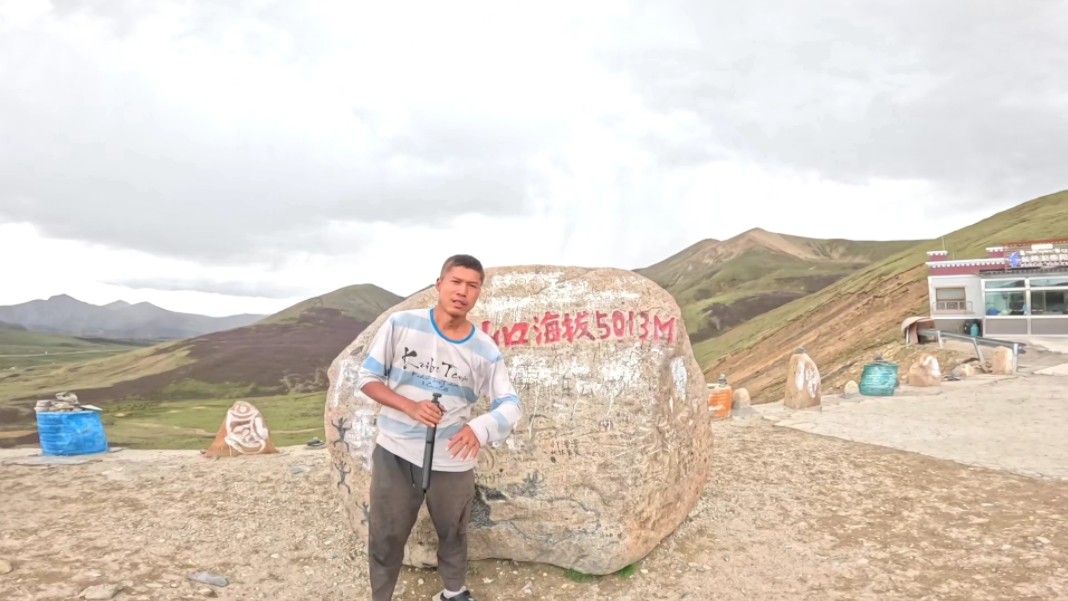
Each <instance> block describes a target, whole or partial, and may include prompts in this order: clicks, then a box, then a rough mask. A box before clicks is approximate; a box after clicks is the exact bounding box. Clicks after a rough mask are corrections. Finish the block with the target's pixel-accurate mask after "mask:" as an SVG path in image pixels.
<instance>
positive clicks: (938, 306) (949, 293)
mask: <svg viewBox="0 0 1068 601" xmlns="http://www.w3.org/2000/svg"><path fill="white" fill-rule="evenodd" d="M935 311H936V312H939V313H968V312H969V307H968V295H967V293H966V292H965V291H964V288H935Z"/></svg>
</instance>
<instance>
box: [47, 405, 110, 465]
mask: <svg viewBox="0 0 1068 601" xmlns="http://www.w3.org/2000/svg"><path fill="white" fill-rule="evenodd" d="M37 435H38V436H39V437H40V439H41V454H42V455H90V454H93V453H104V452H107V450H108V439H107V436H105V435H104V424H103V422H102V421H101V420H100V412H99V411H42V412H39V413H38V414H37Z"/></svg>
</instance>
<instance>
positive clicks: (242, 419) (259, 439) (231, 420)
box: [204, 401, 278, 457]
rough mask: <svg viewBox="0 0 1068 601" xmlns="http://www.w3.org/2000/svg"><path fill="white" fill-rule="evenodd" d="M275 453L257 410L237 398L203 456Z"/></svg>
mask: <svg viewBox="0 0 1068 601" xmlns="http://www.w3.org/2000/svg"><path fill="white" fill-rule="evenodd" d="M277 452H278V450H277V449H276V448H275V447H274V444H273V443H272V442H271V434H270V431H269V430H268V429H267V422H265V421H264V420H263V415H262V414H261V413H260V410H259V409H257V408H256V407H254V406H253V405H252V404H251V403H249V402H247V401H237V402H236V403H234V404H233V405H232V406H231V407H230V409H229V410H227V411H226V418H225V419H223V423H222V425H221V426H219V432H218V433H217V434H216V435H215V440H213V441H212V443H211V446H210V447H208V450H207V451H205V452H204V455H205V456H207V457H233V456H235V455H259V454H266V453H277Z"/></svg>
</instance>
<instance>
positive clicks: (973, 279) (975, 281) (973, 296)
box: [927, 275, 984, 318]
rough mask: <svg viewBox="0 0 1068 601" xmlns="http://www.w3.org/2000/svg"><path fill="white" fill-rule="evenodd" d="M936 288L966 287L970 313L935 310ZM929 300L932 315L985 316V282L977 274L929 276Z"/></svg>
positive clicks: (965, 292)
mask: <svg viewBox="0 0 1068 601" xmlns="http://www.w3.org/2000/svg"><path fill="white" fill-rule="evenodd" d="M935 288H964V294H965V295H966V300H967V301H968V302H970V303H971V309H972V310H971V312H968V313H936V312H934V300H935ZM927 302H928V307H929V310H930V311H931V316H932V317H962V318H973V317H974V318H981V317H982V316H983V311H984V307H983V284H982V280H981V279H980V278H979V276H977V275H937V276H929V277H928V278H927Z"/></svg>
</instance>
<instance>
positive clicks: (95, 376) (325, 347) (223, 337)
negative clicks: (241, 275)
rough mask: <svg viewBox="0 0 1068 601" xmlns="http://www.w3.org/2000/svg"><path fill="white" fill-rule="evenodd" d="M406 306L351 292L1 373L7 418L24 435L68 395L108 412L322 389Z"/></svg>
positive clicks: (0, 413) (369, 290) (368, 291)
mask: <svg viewBox="0 0 1068 601" xmlns="http://www.w3.org/2000/svg"><path fill="white" fill-rule="evenodd" d="M401 300H402V299H401V297H399V296H397V295H394V294H392V293H389V292H386V291H384V290H382V289H381V288H377V287H373V286H351V287H348V288H342V289H340V290H336V291H334V292H331V293H329V294H325V295H322V296H319V297H316V298H314V299H310V300H308V301H304V302H302V303H299V304H297V305H295V306H293V307H290V308H288V309H286V310H284V311H282V312H280V313H278V314H276V315H274V316H271V317H269V318H267V319H264V320H262V321H260V322H258V323H256V324H253V325H250V326H246V327H242V328H236V329H233V330H227V331H225V332H216V333H212V334H208V335H205V336H199V337H196V338H190V339H188V340H180V341H175V342H169V343H165V344H160V345H157V346H152V347H148V348H143V349H138V350H135V351H132V352H124V353H121V354H118V355H115V356H110V357H106V358H97V359H94V360H91V361H85V362H81V363H71V364H67V365H56V366H37V367H30V368H26V369H16V370H8V371H6V372H0V417H3V418H5V419H4V422H5V426H8V427H9V428H12V429H17V428H19V427H22V428H25V427H27V426H29V425H32V422H33V410H32V407H33V403H34V400H35V399H37V398H49V397H51V396H53V395H54V394H55V393H56V392H60V391H64V390H71V391H74V392H76V393H77V394H78V397H79V399H80V400H81V401H82V402H86V403H92V404H95V405H99V406H102V407H105V408H107V407H109V406H112V405H116V404H122V403H138V402H148V403H158V402H161V401H184V400H220V399H222V400H227V399H238V398H262V397H278V396H286V395H297V396H299V395H305V394H306V393H309V392H314V391H322V390H325V389H326V387H327V386H328V384H329V379H328V377H327V373H326V371H327V369H328V368H329V366H330V363H331V362H332V361H333V359H334V357H336V356H337V354H338V353H339V352H341V350H342V349H344V348H345V346H347V345H348V344H349V343H350V342H351V341H352V340H353V339H354V338H355V337H356V336H357V335H359V333H360V332H361V331H363V329H364V328H365V327H367V325H368V324H369V323H370V322H371V321H373V320H374V319H375V318H376V317H377V316H378V315H379V314H380V313H381V312H382V311H384V310H386V309H387V308H389V307H391V306H393V305H395V304H396V303H398V302H400V301H401ZM33 336H39V335H33Z"/></svg>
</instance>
